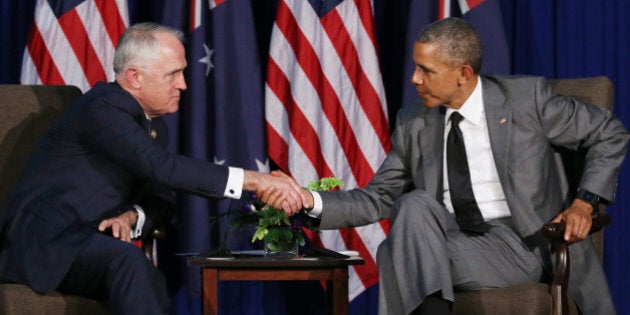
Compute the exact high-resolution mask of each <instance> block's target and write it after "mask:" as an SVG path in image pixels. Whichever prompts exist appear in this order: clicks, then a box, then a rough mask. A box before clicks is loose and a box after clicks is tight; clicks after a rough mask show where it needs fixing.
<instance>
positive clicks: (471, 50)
mask: <svg viewBox="0 0 630 315" xmlns="http://www.w3.org/2000/svg"><path fill="white" fill-rule="evenodd" d="M416 42H418V43H427V44H429V43H430V44H435V45H437V48H438V56H437V58H438V60H440V61H442V62H445V63H447V64H450V65H453V66H461V65H469V66H471V67H472V69H473V71H474V73H476V74H478V73H479V72H480V71H481V59H482V55H483V45H482V43H481V38H480V37H479V33H477V30H475V28H474V27H473V26H472V25H471V24H470V23H468V22H467V21H466V20H464V19H461V18H455V17H449V18H445V19H442V20H439V21H436V22H433V23H431V24H429V25H427V26H426V27H425V28H424V29H422V31H421V32H420V34H418V36H417V37H416Z"/></svg>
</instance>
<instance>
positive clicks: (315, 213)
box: [307, 191, 324, 218]
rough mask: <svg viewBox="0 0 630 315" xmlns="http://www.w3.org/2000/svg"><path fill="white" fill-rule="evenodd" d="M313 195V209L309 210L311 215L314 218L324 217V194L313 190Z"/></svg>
mask: <svg viewBox="0 0 630 315" xmlns="http://www.w3.org/2000/svg"><path fill="white" fill-rule="evenodd" d="M311 195H313V209H312V210H310V211H309V212H307V214H308V216H309V217H313V218H321V217H322V208H323V206H324V205H323V202H322V196H320V195H319V193H318V192H316V191H311Z"/></svg>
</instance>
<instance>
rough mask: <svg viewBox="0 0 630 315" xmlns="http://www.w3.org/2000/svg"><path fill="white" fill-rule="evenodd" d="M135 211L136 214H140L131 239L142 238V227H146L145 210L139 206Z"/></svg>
mask: <svg viewBox="0 0 630 315" xmlns="http://www.w3.org/2000/svg"><path fill="white" fill-rule="evenodd" d="M133 208H134V209H136V213H137V214H138V220H137V221H136V227H135V228H133V229H132V230H131V238H132V239H135V238H140V236H142V227H143V226H144V221H145V220H146V215H145V214H144V210H143V209H142V207H140V206H139V205H134V206H133Z"/></svg>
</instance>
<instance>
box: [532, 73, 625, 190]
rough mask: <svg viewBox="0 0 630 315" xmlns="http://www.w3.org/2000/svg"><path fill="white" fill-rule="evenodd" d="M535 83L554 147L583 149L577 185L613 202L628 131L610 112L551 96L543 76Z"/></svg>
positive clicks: (540, 109) (545, 124) (545, 126)
mask: <svg viewBox="0 0 630 315" xmlns="http://www.w3.org/2000/svg"><path fill="white" fill-rule="evenodd" d="M537 84H538V86H537V88H536V90H537V91H538V94H537V100H538V101H537V102H536V104H538V107H537V114H538V116H539V117H540V121H541V122H542V128H543V129H544V131H545V133H546V134H547V137H548V139H549V140H550V141H551V143H552V144H554V145H556V146H560V147H564V148H568V149H570V150H574V151H578V152H584V153H585V165H584V172H583V175H582V179H581V181H580V187H581V188H583V189H586V190H588V191H590V192H593V193H595V194H597V195H599V196H601V197H602V198H604V199H606V200H609V201H612V200H613V199H614V192H615V189H616V185H617V176H618V174H619V169H620V167H621V164H622V163H623V160H624V158H625V155H626V151H627V146H628V132H627V130H626V129H625V127H624V126H623V124H622V123H621V121H620V120H619V119H617V118H616V117H614V116H613V114H612V113H611V112H610V111H608V110H606V109H604V108H602V107H599V106H597V105H592V104H586V103H582V102H579V101H577V100H576V99H574V98H571V97H565V96H559V95H553V94H552V92H551V88H550V87H549V85H548V84H547V82H546V80H544V79H542V78H541V79H540V80H538V82H537Z"/></svg>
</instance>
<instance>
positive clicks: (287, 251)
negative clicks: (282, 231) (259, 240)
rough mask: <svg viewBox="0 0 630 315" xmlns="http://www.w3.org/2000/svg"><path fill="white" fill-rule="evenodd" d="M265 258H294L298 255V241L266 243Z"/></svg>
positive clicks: (282, 240) (281, 240)
mask: <svg viewBox="0 0 630 315" xmlns="http://www.w3.org/2000/svg"><path fill="white" fill-rule="evenodd" d="M264 243H265V257H270V258H292V257H296V256H297V255H298V242H297V240H296V239H293V240H292V241H286V240H284V239H280V240H278V241H267V240H265V241H264Z"/></svg>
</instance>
